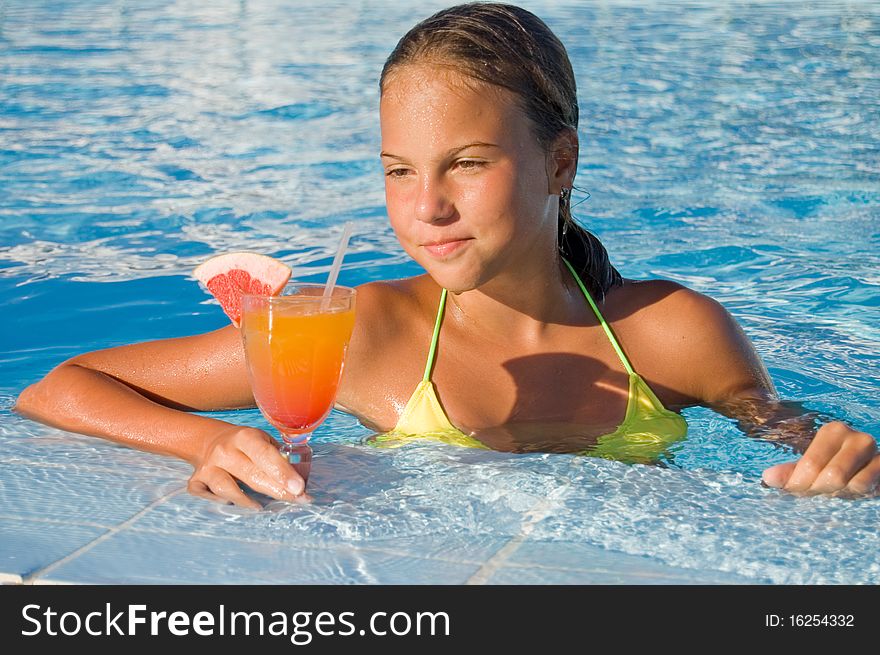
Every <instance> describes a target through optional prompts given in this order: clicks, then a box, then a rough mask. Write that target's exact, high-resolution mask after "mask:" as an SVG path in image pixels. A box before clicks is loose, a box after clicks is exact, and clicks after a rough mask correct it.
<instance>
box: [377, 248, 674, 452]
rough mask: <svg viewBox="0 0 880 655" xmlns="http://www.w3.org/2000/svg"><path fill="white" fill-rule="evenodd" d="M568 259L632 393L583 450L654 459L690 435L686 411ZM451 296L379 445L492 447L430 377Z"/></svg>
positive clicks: (443, 298)
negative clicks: (617, 419)
mask: <svg viewBox="0 0 880 655" xmlns="http://www.w3.org/2000/svg"><path fill="white" fill-rule="evenodd" d="M563 262H565V265H566V266H567V267H568V270H570V271H571V273H572V275H574V279H575V280H576V281H577V283H578V286H579V287H580V289H581V291H583V293H584V297H585V298H586V299H587V302H589V304H590V307H592V309H593V312H594V313H595V314H596V318H597V319H598V320H599V323H600V324H601V325H602V329H604V330H605V334H606V335H607V336H608V339H609V341H610V342H611V345H612V346H613V347H614V350H615V352H616V353H617V356H618V357H619V358H620V361H621V362H622V363H623V366H624V368H625V369H626V372H627V373H628V374H629V398H628V399H627V405H626V415H625V416H624V418H623V422H622V423H621V424H620V425H619V426H618V428H617V429H616V430H615V431H614V432H612V433H610V434H606V435H604V436H601V437H599V438H598V439H597V440H596V444H595V445H594V446H592V447H591V448H589V449H588V450H585V451H582V452H581V453H580V454H583V455H590V456H593V457H604V458H606V459H614V460H618V461H622V462H627V463H642V464H645V463H651V462H654V461H656V460H657V459H658V458H659V457H660V456H661V455H662V454H663V453H664V452H665V451H666V449H667V448H668V447H669V446H670V445H671V444H673V443H675V442H676V441H680V440H682V439H684V438H685V437H686V436H687V422H686V421H685V420H684V418H683V417H682V416H681V415H679V414H676V413H675V412H671V411H669V410H668V409H666V408H665V407H664V406H663V403H661V402H660V400H659V399H658V398H657V396H656V395H654V392H653V391H651V388H650V387H649V386H648V385H647V384H646V383H645V381H644V380H643V379H642V378H641V376H640V375H639V374H638V373H636V372H635V371H634V370H633V367H632V366H631V365H630V363H629V360H628V359H627V358H626V355H625V354H624V353H623V349H622V348H621V347H620V344H619V343H618V342H617V339H616V338H615V336H614V333H613V332H612V331H611V328H610V327H609V326H608V323H606V322H605V319H604V318H603V316H602V314H601V313H600V312H599V308H598V307H597V306H596V303H595V302H593V298H592V297H591V296H590V293H589V291H587V288H586V287H585V286H584V284H583V282H581V279H580V277H578V274H577V272H576V271H575V270H574V268H573V267H572V265H571V264H569V263H568V261H567V260H565V259H563ZM446 296H447V292H446V289H443V291H442V293H441V294H440V306H439V308H438V310H437V320H436V322H435V324H434V336H433V337H432V339H431V349H430V351H429V352H428V362H427V365H426V366H425V374H424V376H423V377H422V381H421V382H420V383H419V385H418V386H417V387H416V389H415V392H413V395H412V396H411V397H410V399H409V402H408V403H407V404H406V407H405V408H404V410H403V413H402V414H401V415H400V419H399V420H398V422H397V425H396V426H395V428H394V429H393V430H392V431H391V432H387V433H385V434H381V435H377V436H376V437H374V438H373V440H372V441H370V442H369V443H371V444H372V445H374V446H377V447H380V448H383V447H384V448H397V447H399V446H402V445H404V444H405V443H408V442H410V441H412V440H413V439H433V440H435V441H441V442H443V443H447V444H454V445H457V446H466V447H470V448H483V449H488V447H487V446H486V445H485V444H483V443H481V442H480V441H478V440H477V439H475V438H474V437H471V436H469V435H466V434H465V433H464V432H462V431H461V430H459V429H458V428H456V427H455V426H454V425H452V423H451V422H450V420H449V418H448V417H447V416H446V412H445V411H444V410H443V406H442V405H441V404H440V400H439V399H438V398H437V391H436V389H435V388H434V383H433V382H432V381H431V371H432V370H433V368H434V360H435V358H436V355H437V343H438V341H439V337H440V326H441V325H442V323H443V315H444V313H445V309H446Z"/></svg>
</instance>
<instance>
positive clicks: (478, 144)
mask: <svg viewBox="0 0 880 655" xmlns="http://www.w3.org/2000/svg"><path fill="white" fill-rule="evenodd" d="M498 147H499V146H498V144H495V143H486V142H485V141H473V142H471V143H466V144H465V145H463V146H458V147H457V148H453V149H452V150H449V151H448V152H447V153H446V157H453V156H455V155H457V154H458V153H460V152H461V151H462V150H467V149H468V148H498ZM379 157H388V158H389V159H400V160H403V159H405V157H401V156H400V155H393V154H391V153H390V152H385V151H384V150H383V151H382V152H380V153H379Z"/></svg>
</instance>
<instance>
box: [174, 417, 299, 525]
mask: <svg viewBox="0 0 880 655" xmlns="http://www.w3.org/2000/svg"><path fill="white" fill-rule="evenodd" d="M194 466H195V471H194V472H193V474H192V477H191V478H190V479H189V485H188V486H187V490H188V491H189V492H190V493H191V494H193V495H194V496H200V497H202V498H207V499H209V500H214V501H219V502H225V503H232V504H235V505H242V506H244V507H251V508H253V509H260V507H261V505H260V504H259V503H258V502H257V501H255V500H254V499H252V498H249V497H248V496H247V495H245V493H244V492H243V491H242V490H241V489H240V488H239V486H238V481H239V480H241V481H242V482H244V483H245V484H246V485H247V486H249V487H250V488H251V489H253V490H255V491H258V492H260V493H262V494H266V495H267V496H271V497H272V498H276V499H278V500H287V501H296V500H301V499H303V498H304V497H305V496H304V494H303V491H304V490H305V482H304V481H303V479H302V477H300V475H299V474H298V473H297V472H296V470H294V468H293V466H291V465H290V464H289V463H288V462H287V460H286V459H285V458H284V456H283V455H282V454H281V453H280V452H279V451H278V446H277V445H276V444H275V441H274V440H273V439H272V437H270V436H269V435H268V434H266V433H265V432H263V431H262V430H258V429H256V428H246V427H240V426H230V428H229V429H228V430H224V431H222V432H220V433H219V434H218V435H217V436H216V437H215V438H214V439H213V440H212V441H211V442H210V443H208V444H207V445H206V447H205V450H204V452H203V454H202V456H201V457H200V458H199V460H198V461H197V462H195V463H194Z"/></svg>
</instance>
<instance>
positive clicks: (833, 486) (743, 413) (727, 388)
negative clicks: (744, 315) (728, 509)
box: [675, 289, 880, 495]
mask: <svg viewBox="0 0 880 655" xmlns="http://www.w3.org/2000/svg"><path fill="white" fill-rule="evenodd" d="M675 295H676V296H678V298H676V300H675V302H676V304H677V307H676V309H675V311H676V312H677V315H678V316H680V317H682V325H683V326H686V328H685V329H686V331H683V332H682V335H684V334H686V335H687V336H686V337H684V336H682V339H683V340H684V341H686V343H687V348H686V349H681V350H680V352H679V356H680V357H681V358H683V359H685V360H686V362H687V365H686V366H684V367H682V370H684V371H687V378H686V379H685V380H683V386H684V387H685V388H686V389H687V394H688V395H689V396H691V397H692V398H693V399H694V404H701V405H705V406H707V407H709V408H711V409H714V410H715V411H717V412H719V413H721V414H724V415H726V416H729V417H731V418H733V419H735V420H736V421H737V423H738V425H739V427H740V428H741V429H742V430H743V431H744V432H745V433H746V434H748V435H749V436H752V437H757V438H761V439H766V440H770V441H774V442H779V443H785V444H788V445H790V446H792V447H793V449H794V450H795V452H797V453H800V454H802V457H801V458H800V459H798V460H797V461H794V462H788V463H786V464H780V465H777V466H772V467H770V468H768V469H767V470H766V471H764V475H763V480H764V483H765V484H767V485H769V486H771V487H779V488H783V489H785V490H786V491H791V492H796V493H807V494H815V493H836V492H842V493H844V494H848V495H866V494H871V493H874V492H875V490H876V489H877V486H878V483H880V455H878V454H877V443H876V441H875V440H874V438H873V437H872V436H871V435H869V434H866V433H864V432H859V431H857V430H854V429H852V428H851V427H849V426H848V425H846V424H844V423H842V422H840V421H835V420H833V419H832V418H831V417H827V416H823V415H820V414H819V413H817V412H811V411H808V410H806V409H805V408H804V407H803V406H802V405H801V404H800V403H796V402H791V401H781V400H780V399H779V397H778V395H777V393H776V389H775V388H774V387H773V383H772V381H771V379H770V375H769V374H768V372H767V369H766V367H765V366H764V364H763V362H762V361H761V358H760V357H759V356H758V353H757V352H756V351H755V348H754V346H753V345H752V344H751V342H750V341H749V339H748V337H747V336H746V334H745V332H743V330H742V328H741V327H740V326H739V325H738V324H737V322H736V320H735V319H734V318H733V317H732V316H731V315H730V313H729V312H728V311H727V310H726V309H725V308H724V307H723V306H722V305H721V304H720V303H718V302H716V301H714V300H712V299H710V298H708V297H706V296H703V295H702V294H699V293H696V292H694V291H691V290H688V289H682V290H681V291H679V292H677V293H676V294H675ZM679 329H682V327H679Z"/></svg>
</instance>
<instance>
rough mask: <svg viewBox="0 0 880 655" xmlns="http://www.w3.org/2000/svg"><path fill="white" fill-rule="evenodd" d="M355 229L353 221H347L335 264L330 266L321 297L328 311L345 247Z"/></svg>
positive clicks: (324, 307)
mask: <svg viewBox="0 0 880 655" xmlns="http://www.w3.org/2000/svg"><path fill="white" fill-rule="evenodd" d="M353 229H354V223H353V222H352V221H346V222H345V225H344V226H343V228H342V238H341V239H340V240H339V248H337V249H336V256H335V257H334V258H333V265H332V266H331V267H330V274H329V275H328V276H327V284H326V285H324V295H323V297H322V299H321V309H322V311H326V310H327V307H328V306H329V304H330V297H331V296H332V295H333V287H335V286H336V278H338V277H339V269H340V268H342V258H343V257H344V256H345V249H346V248H347V247H348V240H349V239H350V238H351V232H352V230H353Z"/></svg>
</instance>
